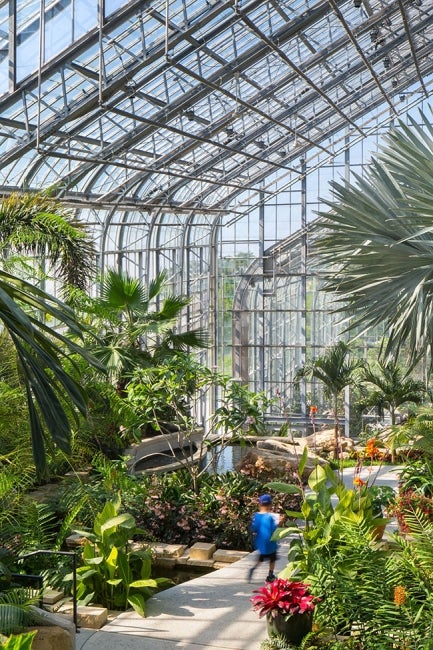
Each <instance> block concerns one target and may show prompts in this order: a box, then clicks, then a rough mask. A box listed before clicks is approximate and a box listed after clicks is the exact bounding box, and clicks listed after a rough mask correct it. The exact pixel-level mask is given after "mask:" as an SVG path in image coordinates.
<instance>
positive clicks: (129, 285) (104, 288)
mask: <svg viewBox="0 0 433 650" xmlns="http://www.w3.org/2000/svg"><path fill="white" fill-rule="evenodd" d="M167 289H168V282H167V277H166V274H165V273H160V274H158V275H157V277H156V278H154V279H153V280H152V281H151V282H149V285H148V286H147V287H146V286H145V285H144V284H143V283H142V282H141V281H140V280H137V279H133V278H131V277H130V276H128V275H127V274H125V273H121V272H117V271H114V270H109V271H108V272H107V273H106V274H105V276H104V277H103V279H102V285H101V296H100V298H95V299H91V300H90V301H89V299H88V298H87V297H86V298H85V299H84V300H83V301H82V305H81V308H82V310H83V311H84V312H85V313H87V315H88V317H90V318H91V322H92V326H93V327H94V331H96V333H97V335H98V336H100V337H101V339H102V344H98V346H97V347H96V348H93V351H94V354H95V356H96V357H97V358H98V359H99V360H100V361H101V362H102V363H103V365H104V367H105V368H106V369H107V371H108V373H109V376H110V377H111V379H112V380H113V382H114V383H116V385H117V387H118V389H119V390H120V391H123V390H124V388H125V386H126V384H127V381H128V378H129V375H130V374H131V372H133V371H134V370H135V369H136V368H140V367H141V368H146V367H149V366H155V365H158V364H160V363H161V362H163V361H164V360H165V359H167V358H170V357H172V356H173V355H176V354H179V353H183V354H184V355H187V354H188V350H189V349H194V348H203V347H207V345H208V337H207V335H206V333H205V332H204V331H202V330H201V329H195V330H187V331H185V332H177V331H176V326H177V325H178V320H179V317H180V315H181V312H182V310H183V309H184V308H185V307H186V306H187V305H188V304H189V302H190V299H189V298H187V297H186V296H175V295H166V296H165V297H164V298H163V299H162V303H161V306H160V308H159V309H158V308H155V307H154V305H155V304H156V301H157V300H158V299H159V298H160V297H161V295H162V294H163V293H164V292H165V293H166V292H167Z"/></svg>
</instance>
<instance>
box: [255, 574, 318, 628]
mask: <svg viewBox="0 0 433 650" xmlns="http://www.w3.org/2000/svg"><path fill="white" fill-rule="evenodd" d="M254 593H257V596H253V598H251V599H250V600H251V602H252V604H253V609H254V610H255V611H256V612H259V616H260V617H262V616H270V617H271V618H275V617H276V616H277V615H278V614H282V615H283V616H285V617H286V618H287V617H289V616H292V615H293V614H304V613H306V612H312V611H313V610H314V607H315V601H316V600H317V599H316V598H315V597H314V596H313V595H312V594H310V593H309V591H308V585H306V584H304V583H303V582H291V581H290V580H284V579H282V578H277V579H276V580H274V581H273V582H271V583H269V584H268V585H266V587H260V589H255V590H254Z"/></svg>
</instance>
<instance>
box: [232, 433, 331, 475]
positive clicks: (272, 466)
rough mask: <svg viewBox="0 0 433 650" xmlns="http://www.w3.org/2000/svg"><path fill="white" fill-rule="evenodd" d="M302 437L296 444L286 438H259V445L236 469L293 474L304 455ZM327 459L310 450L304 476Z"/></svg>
mask: <svg viewBox="0 0 433 650" xmlns="http://www.w3.org/2000/svg"><path fill="white" fill-rule="evenodd" d="M301 441H302V438H299V439H297V442H300V444H298V445H294V444H293V443H292V441H290V440H289V439H284V438H279V439H276V438H266V439H264V440H259V441H258V442H257V446H256V447H255V448H253V449H251V450H250V451H249V452H248V453H247V454H246V455H245V456H244V458H243V459H242V460H241V462H240V463H239V464H238V465H237V466H236V469H237V470H238V471H240V472H242V470H243V469H245V470H247V469H248V471H249V473H250V474H252V475H253V476H257V475H259V474H261V473H263V472H266V473H269V474H273V475H275V476H278V477H281V478H283V477H284V476H285V475H287V476H289V477H290V476H293V471H297V470H298V467H299V460H300V458H301V456H302V452H303V450H304V447H305V444H302V442H301ZM325 462H326V461H324V460H323V458H320V457H319V456H317V455H316V454H315V453H314V452H312V451H309V452H308V459H307V463H306V465H305V469H304V473H303V477H304V478H307V477H308V476H309V475H310V473H311V471H312V470H313V469H314V467H315V466H316V465H317V463H319V464H323V463H325Z"/></svg>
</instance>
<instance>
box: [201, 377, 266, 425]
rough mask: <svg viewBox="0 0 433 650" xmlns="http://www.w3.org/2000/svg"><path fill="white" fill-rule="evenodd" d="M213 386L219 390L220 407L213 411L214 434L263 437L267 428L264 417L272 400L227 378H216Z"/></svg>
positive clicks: (262, 393)
mask: <svg viewBox="0 0 433 650" xmlns="http://www.w3.org/2000/svg"><path fill="white" fill-rule="evenodd" d="M214 383H215V385H218V386H219V387H220V389H221V394H222V397H221V405H220V406H219V407H218V408H217V409H216V410H215V412H214V415H213V416H212V422H213V427H214V430H215V432H221V430H222V431H223V433H224V434H227V433H229V432H230V433H232V434H239V433H248V434H249V435H265V434H266V433H267V432H268V427H267V425H266V423H265V419H264V415H265V413H266V410H267V409H268V408H269V406H270V405H271V404H272V403H273V402H274V400H272V399H269V398H267V397H266V395H265V393H264V392H260V393H255V392H254V391H251V390H249V388H248V386H245V385H243V384H240V383H239V382H237V381H234V380H233V379H231V378H229V377H224V376H221V375H219V376H217V377H215V380H214Z"/></svg>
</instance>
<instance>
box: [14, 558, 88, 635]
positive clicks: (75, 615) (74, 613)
mask: <svg viewBox="0 0 433 650" xmlns="http://www.w3.org/2000/svg"><path fill="white" fill-rule="evenodd" d="M34 555H69V557H71V558H72V617H73V621H74V625H75V631H76V632H79V628H78V612H77V555H76V553H75V552H74V551H48V550H44V549H40V550H38V551H31V552H30V553H25V554H24V555H20V556H19V557H18V559H19V560H25V559H26V558H28V557H32V556H34Z"/></svg>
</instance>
